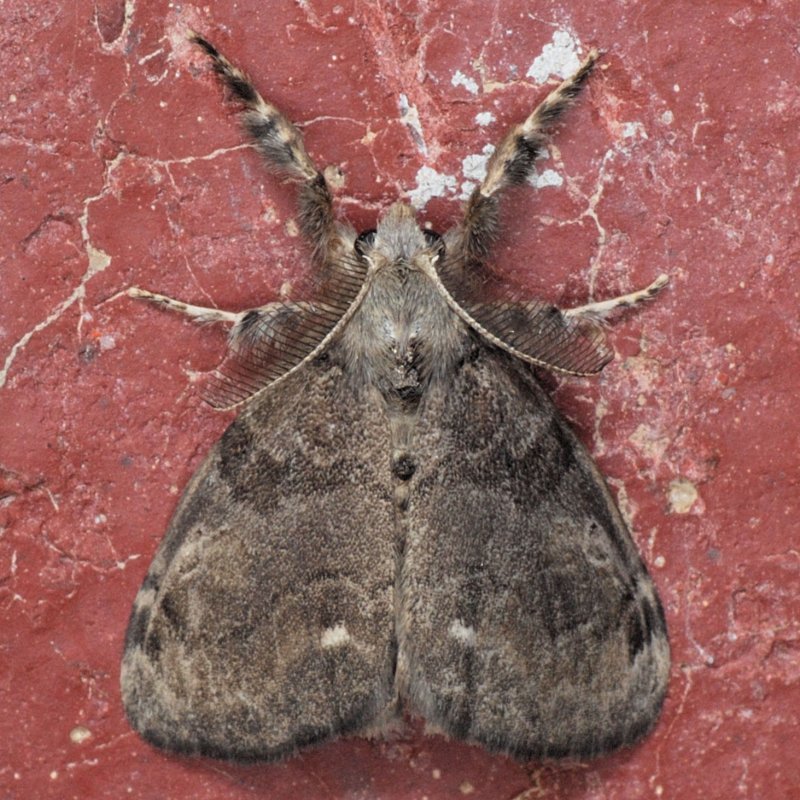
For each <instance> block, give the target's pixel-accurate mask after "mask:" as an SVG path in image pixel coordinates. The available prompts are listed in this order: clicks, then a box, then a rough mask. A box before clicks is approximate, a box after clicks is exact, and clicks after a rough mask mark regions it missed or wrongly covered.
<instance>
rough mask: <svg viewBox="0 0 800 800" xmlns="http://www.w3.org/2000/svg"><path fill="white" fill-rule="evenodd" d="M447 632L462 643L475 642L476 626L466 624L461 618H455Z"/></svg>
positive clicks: (472, 643)
mask: <svg viewBox="0 0 800 800" xmlns="http://www.w3.org/2000/svg"><path fill="white" fill-rule="evenodd" d="M447 633H448V634H449V635H450V636H451V637H452V638H453V639H456V640H457V641H459V642H461V643H462V644H465V645H468V646H472V645H474V644H475V628H473V627H472V626H471V625H465V624H464V623H463V622H462V621H461V620H460V619H454V620H453V621H452V622H451V623H450V627H449V628H448V630H447Z"/></svg>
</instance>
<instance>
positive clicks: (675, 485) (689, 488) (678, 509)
mask: <svg viewBox="0 0 800 800" xmlns="http://www.w3.org/2000/svg"><path fill="white" fill-rule="evenodd" d="M667 498H668V500H669V505H670V509H671V511H672V513H673V514H688V513H689V511H690V510H691V508H692V506H693V505H694V504H695V502H697V498H698V494H697V488H696V487H695V485H694V484H693V483H692V482H691V481H689V480H687V479H686V478H676V479H675V480H674V481H671V482H670V484H669V491H668V492H667Z"/></svg>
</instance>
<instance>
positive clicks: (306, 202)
mask: <svg viewBox="0 0 800 800" xmlns="http://www.w3.org/2000/svg"><path fill="white" fill-rule="evenodd" d="M190 39H191V41H192V42H194V43H195V44H196V45H197V46H198V47H200V48H201V49H202V50H203V52H205V53H206V55H208V56H209V57H210V59H211V61H212V64H213V66H214V71H215V72H216V73H217V75H218V76H219V77H220V79H221V81H222V83H223V84H224V85H225V86H226V87H227V88H228V90H229V91H230V93H231V95H232V96H233V98H234V99H235V100H237V101H238V102H239V103H241V105H242V106H243V107H244V111H243V112H242V123H243V126H244V129H245V131H246V132H247V134H248V135H249V137H250V139H251V140H252V142H253V144H254V145H255V147H256V149H257V150H258V152H259V153H261V155H262V156H263V158H264V160H265V162H266V164H267V166H268V167H269V168H270V169H273V170H275V171H276V172H281V173H283V174H285V175H288V176H289V177H290V178H292V179H294V180H296V181H298V182H299V183H300V189H299V193H298V217H299V221H300V229H301V232H302V234H303V236H304V238H305V239H306V241H308V243H309V244H310V245H311V247H312V248H313V251H314V256H315V260H316V261H317V262H318V263H319V264H320V265H324V264H327V263H329V262H330V261H331V260H332V259H333V258H335V257H336V256H337V255H339V254H340V253H341V251H342V250H343V247H344V245H345V244H346V243H349V242H351V241H352V238H353V236H352V235H351V232H350V230H349V229H348V228H347V227H345V226H343V225H341V224H339V223H337V222H336V219H335V217H334V213H333V197H332V195H331V191H330V188H329V186H328V184H327V181H326V180H325V176H324V175H323V173H322V172H321V171H320V170H319V169H317V166H316V165H315V164H314V162H313V161H312V160H311V158H310V156H309V155H308V153H307V152H306V148H305V144H304V143H303V137H302V135H301V134H300V131H298V130H297V128H296V127H295V126H294V125H293V124H292V123H291V122H290V121H289V120H288V119H287V118H286V117H285V116H284V115H283V114H282V113H281V112H280V110H279V109H278V108H276V107H275V106H274V105H272V104H271V103H269V102H267V101H266V100H264V98H263V97H262V96H261V95H260V94H259V93H258V91H257V90H256V88H255V87H254V86H253V83H252V81H251V80H250V78H249V77H248V76H247V75H246V73H245V72H243V71H242V70H240V69H239V68H238V67H236V66H234V65H233V64H232V63H231V62H230V61H228V59H227V58H225V56H223V55H222V54H221V53H220V52H219V51H218V50H217V49H216V47H214V45H212V44H211V43H210V42H209V41H208V40H207V39H205V38H203V37H202V36H200V35H199V34H196V33H192V34H191V35H190Z"/></svg>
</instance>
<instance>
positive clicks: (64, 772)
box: [0, 0, 800, 800]
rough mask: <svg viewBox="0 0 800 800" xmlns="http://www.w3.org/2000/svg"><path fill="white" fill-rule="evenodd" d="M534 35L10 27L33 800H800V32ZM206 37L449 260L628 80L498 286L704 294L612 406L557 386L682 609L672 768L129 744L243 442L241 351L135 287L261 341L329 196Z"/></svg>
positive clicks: (658, 754)
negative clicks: (211, 51) (496, 182)
mask: <svg viewBox="0 0 800 800" xmlns="http://www.w3.org/2000/svg"><path fill="white" fill-rule="evenodd" d="M532 8H534V6H533V5H532V4H530V3H527V2H524V0H492V2H488V3H485V2H478V1H477V0H468V2H465V3H460V4H459V5H458V7H456V6H454V5H453V4H451V3H445V2H443V0H398V2H394V3H371V2H364V0H345V2H335V3H334V2H323V1H322V0H302V2H289V0H276V1H275V2H273V3H270V4H269V6H267V5H265V4H263V3H255V2H251V0H244V2H239V3H238V4H234V3H232V2H228V1H227V0H223V1H222V2H219V3H215V4H213V6H201V5H176V4H169V3H166V2H155V0H149V1H147V2H145V1H143V0H126V1H125V2H123V1H122V0H95V1H94V2H88V0H76V2H74V3H71V4H63V3H56V2H53V0H43V2H41V3H39V4H37V6H36V13H35V14H29V13H27V12H26V11H25V10H24V9H23V7H22V6H21V5H20V4H6V5H4V6H2V7H0V21H2V23H3V31H4V39H5V42H6V44H5V45H4V47H3V48H2V49H1V50H0V64H1V66H2V70H3V75H4V76H5V80H4V88H3V92H4V96H3V97H2V98H0V103H1V104H2V120H3V124H2V129H1V130H0V153H1V154H2V156H0V157H1V158H2V172H1V173H0V178H1V180H0V192H2V202H0V237H2V244H3V246H2V248H1V249H0V259H2V276H3V303H2V306H0V420H2V421H3V425H2V428H0V608H1V609H2V612H0V613H2V629H1V631H2V632H0V648H1V649H0V652H1V653H2V659H3V660H2V663H3V669H2V676H3V680H2V681H0V700H1V702H2V706H1V707H2V710H3V714H2V715H0V720H1V721H0V725H1V726H2V730H0V741H1V742H2V745H0V750H1V751H2V753H3V757H2V758H0V796H2V797H9V798H30V797H37V798H64V797H73V796H75V797H78V796H79V797H92V798H102V797H109V798H117V797H120V796H132V797H138V798H161V797H164V796H165V789H164V787H165V786H167V787H169V789H168V794H169V796H170V797H175V798H181V797H192V798H197V800H205V799H206V798H209V799H210V798H217V797H221V796H224V797H228V798H239V797H242V798H244V797H251V796H254V795H258V796H269V797H272V798H287V799H288V798H296V797H308V798H316V797H319V798H335V797H340V798H345V797H346V798H400V797H402V798H420V797H428V798H430V800H436V798H444V797H463V796H469V797H472V798H508V799H509V800H510V799H511V798H520V799H522V798H524V800H530V798H534V797H558V798H603V799H604V800H605V799H606V798H608V799H609V800H611V799H617V798H618V799H619V800H627V798H633V797H637V798H638V797H664V798H671V797H674V798H687V797H704V798H709V799H713V798H726V800H727V799H728V798H737V797H742V798H767V799H768V800H772V798H781V799H782V798H791V797H795V796H798V793H800V767H799V766H798V760H797V758H796V749H797V748H796V738H797V730H798V726H800V719H799V717H800V622H799V620H800V554H799V553H798V548H797V537H796V530H797V519H798V516H799V515H800V501H799V500H798V496H799V495H800V491H799V489H798V479H799V478H800V471H799V470H798V459H797V453H798V452H799V451H800V426H798V423H797V412H796V407H797V397H798V392H799V390H800V387H798V380H799V379H798V375H799V374H800V371H798V370H797V369H796V368H794V367H795V363H794V362H796V361H797V353H798V352H799V350H798V345H799V344H800V342H798V338H800V324H799V323H798V307H800V303H799V302H798V300H800V298H798V294H800V281H799V280H798V277H797V259H798V247H797V234H796V227H797V219H798V183H800V181H798V169H797V164H798V163H800V144H798V140H797V135H796V132H797V129H798V124H799V123H800V94H798V92H797V86H798V84H799V83H800V56H798V51H797V47H796V45H797V37H796V30H795V21H796V16H797V15H796V4H794V3H792V2H789V0H784V1H782V0H775V2H773V3H770V4H767V5H764V4H760V5H758V4H745V3H742V2H734V1H733V0H723V1H722V2H718V3H711V4H698V3H691V2H688V0H677V1H676V2H673V3H668V4H645V5H642V4H632V3H629V2H626V0H612V2H611V3H606V4H601V5H593V4H585V3H577V2H547V0H545V2H541V3H536V4H535V10H532ZM793 20H794V21H793ZM186 28H193V29H196V30H199V31H203V32H204V33H206V34H207V35H208V36H209V37H211V38H212V40H213V41H214V42H215V43H217V44H218V45H219V47H220V48H221V49H222V50H223V52H225V53H226V54H227V55H229V56H230V57H231V58H232V59H233V60H235V61H236V62H237V63H239V64H241V65H242V66H245V67H246V68H247V69H248V70H249V71H250V72H251V74H252V75H253V76H254V77H255V79H256V82H257V84H258V85H259V87H260V88H261V89H262V90H263V92H264V93H265V94H266V95H267V96H268V97H269V98H270V99H271V100H273V101H274V102H275V103H276V104H278V105H279V106H280V107H281V108H283V109H284V110H285V111H286V112H287V113H288V114H289V115H290V116H291V117H292V118H293V119H295V120H296V121H297V122H298V123H299V124H301V125H302V127H303V130H304V133H305V137H306V142H307V145H308V149H309V152H310V153H311V154H312V155H313V156H314V157H315V158H316V160H317V162H318V163H319V164H320V165H325V164H330V165H332V168H331V170H330V171H329V172H328V174H330V175H331V176H332V178H333V179H334V180H333V183H334V184H335V185H336V191H337V197H338V200H339V203H340V206H341V208H342V209H343V210H344V211H345V212H346V213H347V215H348V216H349V218H350V219H351V221H352V222H353V224H354V225H355V226H356V227H358V228H361V229H364V228H368V227H372V226H373V225H374V222H375V219H376V217H377V214H378V213H379V212H380V210H382V209H383V208H385V207H386V206H387V205H388V204H389V203H390V202H391V201H392V200H393V199H395V198H396V197H398V196H403V197H406V198H413V200H414V202H415V203H416V204H417V205H418V207H419V208H420V209H421V210H422V211H421V215H422V216H423V218H424V219H425V220H426V221H429V222H430V224H431V225H432V226H433V227H434V228H436V229H438V230H443V229H444V228H446V227H447V226H448V225H449V224H450V223H451V222H452V221H453V220H454V219H455V217H456V215H457V213H458V208H459V204H460V202H461V200H460V198H461V197H462V196H463V193H464V192H466V191H468V190H469V188H470V186H472V185H474V183H475V182H476V181H479V180H480V177H481V169H482V168H483V167H485V160H486V158H487V157H488V155H489V153H490V152H491V145H492V144H494V143H495V142H496V141H497V140H498V139H499V138H500V136H502V134H503V132H504V131H505V129H506V127H507V126H509V125H510V124H512V123H514V122H516V121H518V120H519V119H521V118H522V117H523V116H525V115H527V114H528V113H529V111H530V110H531V109H532V107H533V105H534V104H535V103H536V102H537V101H538V100H540V99H541V98H542V97H543V95H544V93H546V91H547V89H548V88H549V87H551V86H553V85H554V84H555V82H556V81H557V80H559V79H560V77H561V76H563V75H564V74H567V73H568V72H569V71H570V70H571V69H572V68H573V67H572V66H571V65H572V61H573V59H577V58H579V57H580V55H581V54H582V53H583V52H585V49H586V48H588V47H590V46H597V47H600V48H601V49H604V50H605V51H606V55H605V57H604V59H603V62H602V63H603V69H602V70H600V72H599V74H598V75H597V76H596V77H594V78H593V79H592V81H591V86H590V88H589V90H588V91H587V92H586V94H585V96H584V98H583V100H582V101H581V102H580V103H579V104H578V105H577V106H576V107H575V108H574V109H573V110H571V111H570V112H569V114H568V116H567V120H566V124H565V125H564V126H563V127H562V128H561V129H560V131H559V132H558V134H557V135H556V136H555V137H554V139H553V141H552V143H551V145H550V147H549V150H548V153H547V155H546V157H545V158H542V159H541V162H540V164H539V165H538V169H537V173H536V175H535V176H534V178H533V179H532V182H531V183H532V184H533V185H526V186H524V187H520V188H518V189H515V190H514V191H513V192H511V193H509V196H508V197H507V199H506V201H505V202H504V211H505V217H504V219H505V221H506V230H505V235H504V238H503V240H502V242H501V243H500V245H499V247H498V248H497V258H496V260H497V264H498V269H500V270H503V271H504V272H505V273H506V274H508V276H509V278H510V279H512V280H514V281H516V282H518V283H520V284H522V285H524V286H526V287H529V289H530V291H531V292H532V293H535V294H536V295H538V296H542V297H545V298H548V299H551V300H553V301H556V302H559V303H563V304H564V305H579V304H582V303H585V302H587V301H588V300H589V299H592V298H593V299H603V298H605V297H608V296H613V295H615V294H621V293H624V292H627V291H630V290H631V289H634V288H639V287H641V286H644V285H645V284H647V283H649V282H650V281H651V280H652V279H653V278H655V276H656V275H658V274H659V273H661V272H667V273H669V275H670V276H671V279H672V282H671V284H670V287H669V289H668V290H667V291H666V292H665V293H664V294H662V296H661V297H660V298H659V299H658V300H657V301H656V302H654V303H653V304H651V305H649V306H648V307H647V308H646V309H644V310H643V311H642V312H641V313H638V314H635V315H632V316H628V317H625V318H624V319H622V320H619V321H618V322H617V323H616V324H615V325H614V326H613V331H612V332H611V337H612V341H613V344H614V347H615V349H616V360H615V361H614V362H613V363H612V364H611V365H609V367H607V368H606V370H605V371H604V373H603V375H602V376H601V377H600V378H598V379H596V380H558V381H557V380H555V379H554V378H545V380H546V381H547V382H548V385H549V386H551V387H552V388H553V391H554V393H555V397H556V400H557V402H558V403H559V405H560V407H561V408H562V409H563V410H564V412H565V413H566V414H567V415H568V416H569V418H570V419H571V420H572V421H573V423H574V424H575V426H576V428H577V429H578V431H579V433H580V434H581V436H582V438H583V439H584V441H586V442H587V443H588V444H589V445H590V447H591V449H592V451H593V452H594V454H595V455H596V456H597V459H598V462H599V464H600V467H601V469H602V470H603V472H604V473H605V474H606V475H607V476H608V479H609V483H610V484H611V486H612V489H613V491H614V492H615V494H616V495H617V497H618V499H619V502H620V506H621V508H622V510H623V513H624V514H625V515H626V517H627V518H628V520H629V522H630V524H631V527H632V529H633V532H634V537H635V539H636V540H637V542H638V544H639V546H640V548H641V550H642V553H643V555H644V557H645V559H646V561H647V562H648V564H649V565H650V568H651V571H652V573H653V575H654V577H655V580H656V582H657V584H658V586H659V589H660V592H661V595H662V598H663V600H664V603H665V606H666V611H667V617H668V621H669V625H670V636H671V642H672V647H673V658H674V664H673V669H672V675H671V682H670V693H669V697H668V699H667V702H666V706H665V709H664V714H663V718H662V720H661V721H660V723H659V725H658V727H657V728H656V730H655V731H654V733H653V734H652V735H651V736H650V737H649V738H648V739H646V740H645V741H644V742H643V743H642V744H641V745H639V746H638V747H636V748H634V749H632V750H630V751H627V752H623V753H618V754H616V755H614V756H611V757H608V758H605V759H601V760H599V761H596V762H592V763H589V764H537V763H530V764H519V763H516V762H514V761H511V760H510V759H506V758H503V757H499V756H492V755H489V754H487V753H485V752H484V751H482V750H481V749H479V748H474V747H470V746H468V745H465V744H461V743H457V742H449V741H446V740H444V739H443V738H441V737H439V736H437V735H435V734H434V733H430V734H426V732H425V731H424V728H423V725H422V723H421V722H420V721H419V720H411V721H410V725H409V728H408V730H406V731H405V732H396V733H394V734H392V735H391V736H390V737H389V738H387V739H385V740H380V741H367V740H358V739H356V740H351V741H344V742H337V743H334V744H331V745H329V746H325V747H322V748H319V749H317V750H314V751H312V752H308V753H305V754H304V755H302V756H300V757H298V758H295V759H293V760H291V761H289V762H286V763H285V764H282V765H265V766H248V767H243V766H235V765H224V764H223V765H220V764H214V763H211V762H206V761H192V760H187V759H180V758H171V757H168V756H165V755H162V754H161V753H158V752H156V751H154V750H152V749H151V748H149V747H148V746H147V745H145V744H143V743H142V742H141V741H140V740H139V739H138V738H137V737H136V736H135V735H134V734H133V733H132V732H131V731H130V729H129V728H128V726H127V725H126V723H125V720H124V718H123V716H122V711H121V707H120V699H119V691H118V688H117V681H118V670H119V657H120V652H121V647H122V636H123V632H124V628H125V624H126V619H127V614H128V612H129V609H130V604H131V602H132V600H133V597H134V595H135V593H136V590H137V588H138V586H139V583H140V582H141V579H142V577H143V575H144V572H145V570H146V567H147V564H148V563H149V560H150V558H151V556H152V554H153V552H154V550H155V547H156V545H157V543H158V541H159V539H160V537H161V535H162V534H163V532H164V530H165V528H166V524H167V521H168V519H169V516H170V514H171V512H172V510H173V508H174V506H175V503H176V502H177V497H178V495H179V493H180V491H181V490H182V489H183V487H184V485H185V484H186V482H187V480H188V478H189V476H190V475H191V474H192V472H193V470H194V469H195V468H196V466H197V465H198V463H199V461H200V460H201V459H202V457H203V455H204V454H205V452H206V451H207V450H208V448H209V446H210V445H211V443H212V442H213V441H214V440H215V439H216V438H217V437H218V436H219V435H220V434H221V433H222V431H223V430H224V428H225V426H226V425H227V423H228V422H229V421H230V419H231V416H230V415H222V414H217V413H214V412H212V411H211V410H209V409H207V408H205V407H204V406H203V405H202V404H201V403H200V401H199V398H198V397H197V393H196V391H195V389H194V382H195V378H196V377H197V376H198V375H200V374H202V373H203V372H204V371H206V370H208V369H210V368H212V367H213V366H215V365H216V363H217V361H218V359H219V357H220V355H221V353H222V350H223V346H224V333H223V332H222V331H220V330H218V329H215V328H194V327H192V326H191V325H190V324H188V323H186V322H185V321H183V320H181V319H179V318H177V317H174V316H171V315H169V314H166V313H159V312H158V311H157V310H155V309H152V308H149V307H144V306H142V305H138V304H136V303H134V302H132V301H130V300H128V299H126V298H125V297H123V296H122V295H121V292H122V291H123V290H124V289H125V288H127V287H128V286H130V285H139V286H142V287H146V288H149V289H152V290H156V291H160V292H163V293H166V294H169V295H173V296H175V297H179V298H181V299H185V300H187V301H190V302H195V303H202V304H214V305H217V306H219V307H221V308H230V309H241V308H245V307H248V306H251V305H254V304H260V303H263V302H266V301H268V300H272V299H275V298H277V297H279V296H280V295H281V294H282V293H286V292H287V291H290V288H291V286H292V285H294V284H295V283H296V282H297V281H298V280H299V279H300V278H301V277H302V275H303V274H304V264H305V263H306V262H307V257H306V253H305V252H304V249H303V246H302V243H301V242H300V241H299V238H298V229H297V224H296V221H295V219H294V208H293V198H292V192H291V191H290V190H289V189H288V188H287V187H286V186H284V185H282V184H281V182H280V180H276V179H275V178H274V176H271V175H269V174H268V173H266V172H265V170H263V169H262V167H261V165H260V164H259V162H258V159H257V157H256V156H255V154H254V153H253V152H252V151H251V150H250V149H249V148H248V147H246V146H245V145H243V144H242V141H241V137H240V134H239V131H238V130H237V127H236V125H235V122H234V120H233V117H232V115H231V113H230V109H228V108H226V107H225V106H224V105H223V104H222V102H221V93H220V91H219V89H218V87H217V86H216V85H215V83H214V82H213V80H212V79H211V76H210V75H209V73H208V69H207V66H206V65H205V64H204V63H203V59H202V58H200V57H199V56H198V55H197V54H196V53H195V52H193V50H192V49H191V48H190V47H189V46H188V44H187V43H186V41H185V38H184V31H185V30H186ZM542 83H546V84H547V85H546V86H542V85H540V84H542ZM337 168H341V172H339V171H338V170H337Z"/></svg>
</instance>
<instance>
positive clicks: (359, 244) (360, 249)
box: [353, 228, 376, 256]
mask: <svg viewBox="0 0 800 800" xmlns="http://www.w3.org/2000/svg"><path fill="white" fill-rule="evenodd" d="M375 233H376V231H375V228H370V230H368V231H364V232H363V233H360V234H359V235H358V238H357V239H356V242H355V244H354V245H353V247H354V248H355V251H356V253H358V254H359V255H360V256H363V255H364V253H366V252H367V250H370V249H371V248H372V245H373V243H374V242H375Z"/></svg>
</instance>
